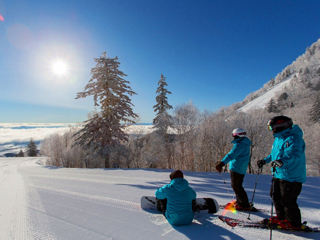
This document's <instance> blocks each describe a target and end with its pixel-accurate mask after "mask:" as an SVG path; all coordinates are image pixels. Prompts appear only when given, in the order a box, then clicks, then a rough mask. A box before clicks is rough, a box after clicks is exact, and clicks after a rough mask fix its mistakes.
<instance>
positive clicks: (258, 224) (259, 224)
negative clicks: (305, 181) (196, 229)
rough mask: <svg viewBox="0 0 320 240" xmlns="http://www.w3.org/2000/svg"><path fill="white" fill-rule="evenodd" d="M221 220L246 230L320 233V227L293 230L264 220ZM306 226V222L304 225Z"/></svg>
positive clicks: (227, 218)
mask: <svg viewBox="0 0 320 240" xmlns="http://www.w3.org/2000/svg"><path fill="white" fill-rule="evenodd" d="M219 219H220V220H221V221H223V222H225V223H226V224H228V225H229V226H230V227H236V226H238V227H244V228H264V229H276V230H287V231H299V232H320V228H319V227H308V226H305V227H304V228H302V229H299V230H297V229H293V228H280V226H279V225H278V224H270V223H268V219H264V220H262V221H247V220H241V219H235V218H229V217H224V216H219ZM303 224H304V225H305V224H306V222H304V223H303Z"/></svg>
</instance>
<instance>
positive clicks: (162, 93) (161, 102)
mask: <svg viewBox="0 0 320 240" xmlns="http://www.w3.org/2000/svg"><path fill="white" fill-rule="evenodd" d="M158 85H159V86H158V88H157V91H156V93H157V94H158V95H157V97H156V102H157V104H156V105H154V106H153V108H154V111H155V112H156V117H155V118H154V119H153V124H154V125H155V127H158V128H159V127H160V126H158V124H159V123H160V122H163V121H161V119H162V120H163V118H164V117H168V114H167V111H168V110H170V109H172V106H171V105H170V104H169V103H168V97H167V94H171V92H170V91H168V90H167V89H166V86H168V84H167V82H166V78H165V77H164V76H163V75H162V74H161V78H160V79H159V82H158Z"/></svg>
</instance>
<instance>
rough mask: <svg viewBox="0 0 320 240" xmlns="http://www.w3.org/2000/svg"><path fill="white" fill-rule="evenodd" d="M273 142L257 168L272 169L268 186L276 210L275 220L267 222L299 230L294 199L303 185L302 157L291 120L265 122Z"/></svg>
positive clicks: (297, 132) (302, 144)
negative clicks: (271, 177)
mask: <svg viewBox="0 0 320 240" xmlns="http://www.w3.org/2000/svg"><path fill="white" fill-rule="evenodd" d="M268 127H269V130H270V131H272V133H273V136H274V138H275V139H274V142H273V145H272V150H271V154H270V155H269V156H267V157H266V158H264V159H263V160H259V161H258V162H257V165H258V167H259V168H261V167H262V166H263V165H264V164H266V163H270V162H271V166H272V174H273V179H272V185H271V190H270V196H271V198H272V200H273V203H274V206H275V208H276V213H277V216H275V217H271V218H270V222H271V223H274V224H279V226H280V227H281V228H294V229H297V230H299V229H301V228H304V227H305V226H304V225H302V224H301V213H300V209H299V206H298V204H297V198H298V196H299V194H300V192H301V189H302V183H304V182H305V181H306V157H305V142H304V140H303V138H302V137H303V131H302V130H301V128H300V127H299V126H298V125H293V122H292V120H291V118H289V117H286V116H276V117H273V118H271V119H270V120H269V122H268Z"/></svg>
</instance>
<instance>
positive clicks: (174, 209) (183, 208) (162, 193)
mask: <svg viewBox="0 0 320 240" xmlns="http://www.w3.org/2000/svg"><path fill="white" fill-rule="evenodd" d="M170 179H171V182H170V183H169V184H166V185H164V186H163V187H162V188H159V189H158V190H157V191H156V192H155V195H156V198H157V207H158V210H160V211H161V212H163V214H164V215H165V217H166V218H167V220H168V222H169V223H170V224H171V225H177V226H179V225H188V224H191V223H192V221H193V217H194V213H193V210H192V201H193V200H195V199H196V197H197V194H196V192H195V191H194V190H193V189H192V188H191V187H190V186H189V183H188V181H187V180H186V179H184V178H183V173H182V172H181V171H180V170H176V171H174V172H172V173H171V174H170Z"/></svg>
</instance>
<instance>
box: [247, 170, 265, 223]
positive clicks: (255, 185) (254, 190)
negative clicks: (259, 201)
mask: <svg viewBox="0 0 320 240" xmlns="http://www.w3.org/2000/svg"><path fill="white" fill-rule="evenodd" d="M262 168H263V166H262V167H261V168H259V170H258V174H257V178H256V183H255V184H254V189H253V194H252V200H251V204H253V198H254V194H255V192H256V187H257V184H258V177H259V174H260V169H261V172H262ZM250 214H251V208H250V209H249V215H248V218H247V219H248V220H251V219H250Z"/></svg>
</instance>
